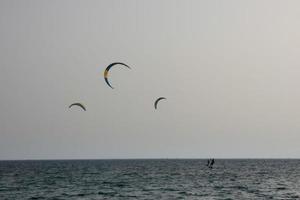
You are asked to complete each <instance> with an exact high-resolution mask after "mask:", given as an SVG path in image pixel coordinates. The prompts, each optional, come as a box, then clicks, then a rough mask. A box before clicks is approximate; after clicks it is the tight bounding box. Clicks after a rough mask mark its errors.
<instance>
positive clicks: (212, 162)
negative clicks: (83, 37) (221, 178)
mask: <svg viewBox="0 0 300 200" xmlns="http://www.w3.org/2000/svg"><path fill="white" fill-rule="evenodd" d="M214 164H215V159H214V158H213V159H211V161H210V163H209V168H210V169H212V168H213V165H214Z"/></svg>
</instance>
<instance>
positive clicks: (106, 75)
mask: <svg viewBox="0 0 300 200" xmlns="http://www.w3.org/2000/svg"><path fill="white" fill-rule="evenodd" d="M115 65H123V66H125V67H127V68H129V69H131V68H130V67H129V66H128V65H126V64H125V63H121V62H115V63H111V64H110V65H108V66H107V67H106V69H105V70H104V80H105V82H106V84H107V85H108V86H109V87H111V88H112V89H114V88H113V87H112V86H111V84H110V83H109V81H108V79H107V78H108V72H109V70H110V68H112V67H113V66H115Z"/></svg>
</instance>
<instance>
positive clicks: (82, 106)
mask: <svg viewBox="0 0 300 200" xmlns="http://www.w3.org/2000/svg"><path fill="white" fill-rule="evenodd" d="M73 106H79V107H80V108H82V109H83V110H84V111H86V109H85V107H84V105H82V104H81V103H73V104H71V105H70V106H69V108H71V107H73Z"/></svg>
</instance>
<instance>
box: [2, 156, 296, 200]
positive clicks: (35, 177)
mask: <svg viewBox="0 0 300 200" xmlns="http://www.w3.org/2000/svg"><path fill="white" fill-rule="evenodd" d="M0 199H300V160H216V163H215V165H214V168H213V169H211V170H210V169H208V168H207V167H206V160H69V161H0Z"/></svg>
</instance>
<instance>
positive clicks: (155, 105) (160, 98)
mask: <svg viewBox="0 0 300 200" xmlns="http://www.w3.org/2000/svg"><path fill="white" fill-rule="evenodd" d="M163 99H167V98H165V97H159V98H158V99H156V101H155V102H154V108H155V109H157V104H158V102H159V101H161V100H163Z"/></svg>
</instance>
